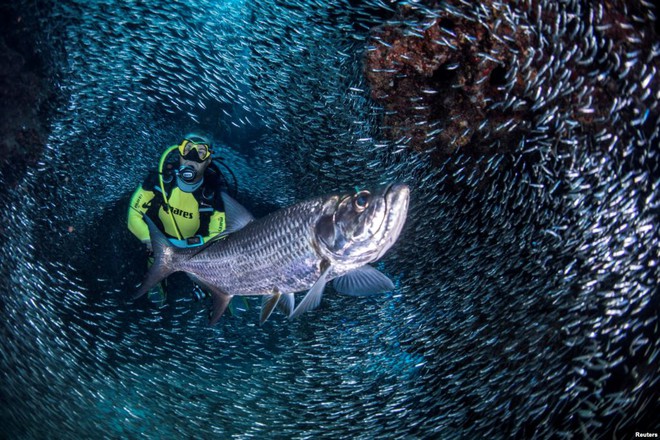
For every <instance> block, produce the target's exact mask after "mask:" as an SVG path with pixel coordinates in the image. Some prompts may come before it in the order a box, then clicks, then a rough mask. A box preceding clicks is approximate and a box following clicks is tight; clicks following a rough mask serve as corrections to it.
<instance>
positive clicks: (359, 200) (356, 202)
mask: <svg viewBox="0 0 660 440" xmlns="http://www.w3.org/2000/svg"><path fill="white" fill-rule="evenodd" d="M370 195H371V194H369V191H360V192H359V193H357V194H356V195H355V197H354V198H353V206H355V209H357V210H358V211H364V210H365V209H367V206H369V196H370Z"/></svg>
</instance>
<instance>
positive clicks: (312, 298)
mask: <svg viewBox="0 0 660 440" xmlns="http://www.w3.org/2000/svg"><path fill="white" fill-rule="evenodd" d="M324 263H325V264H324ZM324 266H325V269H324V270H322V272H321V276H320V277H319V279H318V280H316V282H315V283H314V285H313V286H312V288H311V289H309V292H307V295H305V297H304V298H303V300H302V301H300V304H298V307H296V308H295V309H294V310H293V313H291V315H290V316H289V319H295V318H297V317H298V316H300V315H302V314H303V313H305V312H307V311H309V310H314V309H315V308H317V307H318V306H319V304H320V303H321V297H322V296H323V290H324V289H325V284H326V277H327V276H328V272H329V271H330V264H328V263H327V262H325V261H323V262H322V263H321V267H322V268H323V267H324Z"/></svg>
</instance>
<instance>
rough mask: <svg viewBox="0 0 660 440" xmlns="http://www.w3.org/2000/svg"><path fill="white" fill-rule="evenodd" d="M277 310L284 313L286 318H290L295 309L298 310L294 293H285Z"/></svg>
mask: <svg viewBox="0 0 660 440" xmlns="http://www.w3.org/2000/svg"><path fill="white" fill-rule="evenodd" d="M277 308H278V309H279V310H280V312H282V313H284V314H285V315H286V317H287V318H288V317H290V316H291V313H292V312H293V309H295V308H296V297H295V295H294V294H293V293H283V294H282V298H280V302H279V303H277Z"/></svg>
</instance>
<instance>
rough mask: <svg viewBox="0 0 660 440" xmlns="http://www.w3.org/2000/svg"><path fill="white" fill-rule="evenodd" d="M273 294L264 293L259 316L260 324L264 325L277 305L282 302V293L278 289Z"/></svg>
mask: <svg viewBox="0 0 660 440" xmlns="http://www.w3.org/2000/svg"><path fill="white" fill-rule="evenodd" d="M273 292H274V293H273V294H272V295H264V296H263V297H262V298H261V317H260V318H259V325H263V323H264V322H266V321H267V320H268V318H269V317H270V315H271V313H273V310H275V306H277V304H278V303H279V302H280V297H281V296H282V294H280V292H279V291H278V290H277V289H274V290H273Z"/></svg>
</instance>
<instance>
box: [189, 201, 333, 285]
mask: <svg viewBox="0 0 660 440" xmlns="http://www.w3.org/2000/svg"><path fill="white" fill-rule="evenodd" d="M322 208H323V200H322V199H315V200H311V201H308V202H306V203H300V204H297V205H294V206H292V207H290V208H287V209H283V210H280V211H277V212H275V213H273V214H271V215H269V216H267V217H265V218H263V219H259V220H255V221H253V222H251V223H249V224H248V225H247V226H245V227H244V228H243V229H242V230H240V231H238V232H236V233H234V234H232V235H230V236H229V237H227V238H226V239H223V240H220V241H218V242H216V243H214V244H212V245H211V246H210V248H209V249H208V250H207V251H206V252H204V253H202V254H200V255H199V256H195V257H193V258H191V259H190V260H188V261H187V262H186V263H185V264H184V265H182V268H183V269H185V270H189V271H190V272H192V273H194V274H195V275H196V276H197V277H199V278H201V279H202V280H204V281H207V282H209V283H211V284H212V285H214V286H217V287H219V288H220V289H222V290H223V291H224V292H226V293H227V294H230V295H266V294H270V293H273V290H274V289H277V290H278V291H279V292H281V293H292V292H297V291H300V290H303V289H306V288H309V287H310V286H311V285H312V284H313V283H314V282H315V281H316V280H317V279H318V278H319V276H320V269H319V268H320V262H321V257H320V256H319V255H318V254H317V252H316V251H315V249H314V244H313V242H314V236H313V232H314V229H313V227H314V224H315V223H316V221H317V220H318V219H319V217H320V213H321V210H322Z"/></svg>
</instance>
